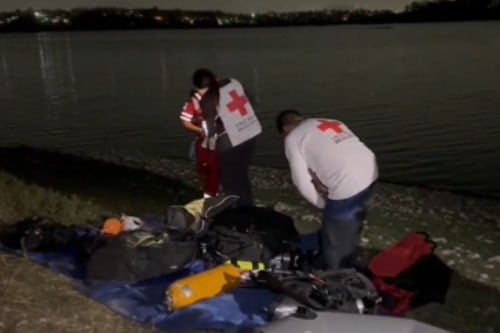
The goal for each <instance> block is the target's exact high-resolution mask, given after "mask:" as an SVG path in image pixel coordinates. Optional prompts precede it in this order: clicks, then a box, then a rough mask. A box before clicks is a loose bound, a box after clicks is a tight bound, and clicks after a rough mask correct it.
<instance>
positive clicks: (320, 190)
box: [309, 169, 328, 198]
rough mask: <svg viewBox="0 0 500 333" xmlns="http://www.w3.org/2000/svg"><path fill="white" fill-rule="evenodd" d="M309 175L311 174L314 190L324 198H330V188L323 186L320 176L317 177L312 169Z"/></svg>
mask: <svg viewBox="0 0 500 333" xmlns="http://www.w3.org/2000/svg"><path fill="white" fill-rule="evenodd" d="M309 173H310V174H311V182H312V183H313V185H314V188H315V189H316V191H318V193H319V194H320V195H321V196H322V197H324V198H327V197H328V187H326V186H325V185H323V183H322V182H321V181H320V180H319V178H318V176H316V173H314V172H313V171H312V170H311V169H309Z"/></svg>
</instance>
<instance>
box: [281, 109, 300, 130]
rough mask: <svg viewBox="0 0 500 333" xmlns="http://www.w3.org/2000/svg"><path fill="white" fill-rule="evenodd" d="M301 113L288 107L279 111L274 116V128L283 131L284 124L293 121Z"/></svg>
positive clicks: (286, 124)
mask: <svg viewBox="0 0 500 333" xmlns="http://www.w3.org/2000/svg"><path fill="white" fill-rule="evenodd" d="M299 117H302V115H301V114H300V113H299V111H297V110H293V109H288V110H283V111H281V112H280V113H279V114H278V116H277V117H276V129H277V130H278V132H280V133H283V131H284V129H285V127H286V126H288V125H290V124H292V123H294V122H295V121H296V120H297V118H299Z"/></svg>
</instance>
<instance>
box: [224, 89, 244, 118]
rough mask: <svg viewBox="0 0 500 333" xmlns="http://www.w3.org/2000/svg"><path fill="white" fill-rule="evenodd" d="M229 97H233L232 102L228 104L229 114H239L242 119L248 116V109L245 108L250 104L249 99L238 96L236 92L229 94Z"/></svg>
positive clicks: (232, 91)
mask: <svg viewBox="0 0 500 333" xmlns="http://www.w3.org/2000/svg"><path fill="white" fill-rule="evenodd" d="M229 96H231V99H232V100H231V102H230V103H228V104H227V109H228V110H229V112H231V113H234V112H239V113H240V115H241V116H242V117H244V116H246V115H247V114H248V111H247V108H246V107H245V106H246V105H247V103H248V99H247V98H246V96H245V95H242V96H240V95H238V92H237V91H236V90H231V91H230V92H229Z"/></svg>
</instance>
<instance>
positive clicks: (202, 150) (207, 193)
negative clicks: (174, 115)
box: [180, 89, 220, 198]
mask: <svg viewBox="0 0 500 333" xmlns="http://www.w3.org/2000/svg"><path fill="white" fill-rule="evenodd" d="M206 90H207V89H196V90H193V91H192V92H191V97H190V99H189V101H187V102H186V104H184V108H183V109H182V112H181V115H180V119H181V122H182V126H183V127H184V128H185V129H186V130H188V131H189V132H192V133H194V134H196V139H195V142H194V153H195V160H196V167H197V170H198V174H199V176H200V178H201V180H202V182H203V197H204V198H209V197H214V196H217V194H218V193H219V188H220V174H219V164H218V162H217V156H216V154H215V147H213V145H211V144H210V142H209V140H208V138H207V135H206V130H204V129H203V127H204V122H205V121H204V120H203V114H202V112H201V110H200V100H201V98H202V96H203V94H204V93H205V92H206Z"/></svg>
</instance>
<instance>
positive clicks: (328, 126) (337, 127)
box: [318, 120, 344, 134]
mask: <svg viewBox="0 0 500 333" xmlns="http://www.w3.org/2000/svg"><path fill="white" fill-rule="evenodd" d="M341 126H342V124H341V123H339V122H338V121H329V120H319V125H318V129H319V130H320V131H321V132H326V131H328V130H332V131H334V132H335V133H336V134H340V133H343V132H344V130H343V129H342V127H341Z"/></svg>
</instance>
